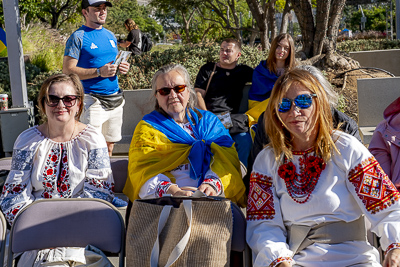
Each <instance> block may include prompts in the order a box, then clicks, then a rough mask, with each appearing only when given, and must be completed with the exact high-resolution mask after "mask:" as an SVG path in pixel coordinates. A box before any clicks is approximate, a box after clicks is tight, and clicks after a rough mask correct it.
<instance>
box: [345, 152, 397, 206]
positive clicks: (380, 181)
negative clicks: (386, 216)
mask: <svg viewBox="0 0 400 267" xmlns="http://www.w3.org/2000/svg"><path fill="white" fill-rule="evenodd" d="M348 179H349V181H350V182H351V183H352V184H353V186H354V189H355V192H356V194H357V196H358V197H359V198H360V200H361V201H362V203H363V204H364V206H365V208H366V209H367V211H369V212H370V213H371V214H375V213H377V212H380V211H382V210H384V209H386V208H388V207H390V206H391V205H392V204H393V203H395V202H398V200H399V196H400V194H399V192H398V191H397V189H396V187H395V186H394V185H393V183H392V182H391V181H390V180H389V178H388V176H387V175H386V174H385V173H384V172H383V170H382V168H381V167H380V165H379V164H378V162H377V161H376V159H375V158H374V157H369V158H368V159H366V160H364V161H362V162H361V163H360V164H358V165H357V166H355V167H354V168H353V169H352V170H351V171H350V172H349V178H348Z"/></svg>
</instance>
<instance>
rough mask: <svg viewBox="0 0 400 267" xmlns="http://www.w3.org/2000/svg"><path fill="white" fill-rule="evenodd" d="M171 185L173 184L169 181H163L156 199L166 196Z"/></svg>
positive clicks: (158, 188)
mask: <svg viewBox="0 0 400 267" xmlns="http://www.w3.org/2000/svg"><path fill="white" fill-rule="evenodd" d="M171 185H172V183H171V182H167V181H161V182H160V183H158V185H157V187H156V193H155V194H156V197H162V196H163V195H164V194H166V193H167V191H168V189H169V188H170V186H171Z"/></svg>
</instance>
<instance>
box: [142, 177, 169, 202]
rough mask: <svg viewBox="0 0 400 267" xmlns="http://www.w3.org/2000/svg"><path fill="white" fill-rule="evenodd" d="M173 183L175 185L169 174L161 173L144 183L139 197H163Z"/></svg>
mask: <svg viewBox="0 0 400 267" xmlns="http://www.w3.org/2000/svg"><path fill="white" fill-rule="evenodd" d="M171 185H173V183H172V182H171V180H170V179H169V178H168V176H166V175H165V174H162V173H160V174H158V175H156V176H154V177H152V178H150V179H149V180H147V181H146V182H145V183H144V185H143V186H142V187H141V188H140V191H139V197H140V198H141V199H145V198H154V197H162V196H163V195H164V194H166V193H167V191H168V189H169V187H170V186H171Z"/></svg>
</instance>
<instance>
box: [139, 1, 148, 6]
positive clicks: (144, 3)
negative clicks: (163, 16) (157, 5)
mask: <svg viewBox="0 0 400 267" xmlns="http://www.w3.org/2000/svg"><path fill="white" fill-rule="evenodd" d="M150 1H151V0H137V3H138V4H139V5H140V6H147V5H148V4H150Z"/></svg>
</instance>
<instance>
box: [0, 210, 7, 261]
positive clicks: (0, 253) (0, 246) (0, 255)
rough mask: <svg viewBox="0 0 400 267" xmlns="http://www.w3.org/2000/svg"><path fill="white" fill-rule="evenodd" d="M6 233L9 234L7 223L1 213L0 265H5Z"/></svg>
mask: <svg viewBox="0 0 400 267" xmlns="http://www.w3.org/2000/svg"><path fill="white" fill-rule="evenodd" d="M6 232H7V221H6V218H5V217H4V215H3V213H2V212H0V264H1V265H3V262H4V253H5V248H6Z"/></svg>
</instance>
